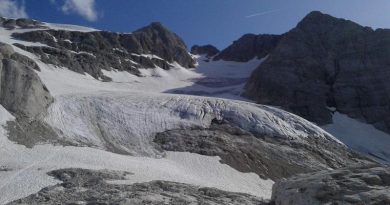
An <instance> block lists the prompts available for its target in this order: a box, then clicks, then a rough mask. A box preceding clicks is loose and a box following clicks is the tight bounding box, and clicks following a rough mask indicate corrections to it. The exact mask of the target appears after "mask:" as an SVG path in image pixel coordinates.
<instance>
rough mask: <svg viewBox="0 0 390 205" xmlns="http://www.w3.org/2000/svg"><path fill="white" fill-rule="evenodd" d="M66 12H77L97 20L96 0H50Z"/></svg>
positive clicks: (86, 17) (90, 19)
mask: <svg viewBox="0 0 390 205" xmlns="http://www.w3.org/2000/svg"><path fill="white" fill-rule="evenodd" d="M50 3H51V4H53V5H55V6H57V7H58V8H59V9H60V10H61V11H62V12H63V13H65V14H68V15H69V14H77V15H79V16H81V17H83V18H84V19H86V20H88V21H96V20H97V19H98V12H97V11H96V8H95V0H62V1H59V0H50Z"/></svg>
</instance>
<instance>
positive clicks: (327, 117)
mask: <svg viewBox="0 0 390 205" xmlns="http://www.w3.org/2000/svg"><path fill="white" fill-rule="evenodd" d="M389 52H390V31H389V30H386V29H377V30H373V29H371V28H368V27H363V26H360V25H358V24H356V23H354V22H351V21H348V20H344V19H338V18H335V17H332V16H330V15H327V14H323V13H320V12H312V13H310V14H309V15H307V16H306V17H305V18H304V19H303V20H302V21H301V22H300V23H299V24H298V25H297V27H296V28H294V29H292V30H291V31H289V32H288V33H286V34H284V35H283V37H282V39H281V40H280V42H279V43H278V45H277V46H276V48H275V49H274V50H273V51H272V52H270V54H269V57H268V58H267V60H266V61H265V62H264V63H262V64H261V65H260V66H259V67H258V68H257V69H256V70H255V71H254V72H253V73H252V76H251V78H250V80H249V81H248V82H247V84H246V87H245V93H244V95H245V96H247V97H249V98H250V99H253V100H255V101H256V102H258V103H264V104H271V105H275V106H280V107H283V108H285V109H287V110H289V111H292V112H294V113H296V114H298V115H300V116H302V117H304V118H306V119H308V120H310V121H312V122H316V123H318V124H320V125H324V124H328V123H331V122H332V112H334V111H337V112H340V113H343V114H347V115H348V116H350V117H351V118H356V119H359V120H362V121H364V122H367V123H369V124H373V125H374V126H375V127H376V128H378V129H381V130H383V131H386V132H388V133H389V132H390V118H389V116H390V115H389V114H390V110H389V107H388V104H389V102H390V101H389V99H390V98H389V97H390V91H389V88H390V81H388V80H387V79H388V78H389V74H388V70H389V69H390V61H389V58H388V54H389Z"/></svg>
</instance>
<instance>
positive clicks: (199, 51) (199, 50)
mask: <svg viewBox="0 0 390 205" xmlns="http://www.w3.org/2000/svg"><path fill="white" fill-rule="evenodd" d="M219 52H220V51H219V50H218V48H216V47H214V46H212V45H204V46H198V45H194V46H192V48H191V53H192V54H194V55H206V57H207V58H211V57H213V56H215V55H217V54H218V53H219Z"/></svg>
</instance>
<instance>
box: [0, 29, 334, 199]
mask: <svg viewBox="0 0 390 205" xmlns="http://www.w3.org/2000/svg"><path fill="white" fill-rule="evenodd" d="M48 25H49V26H50V27H51V28H52V29H60V30H77V31H83V32H90V31H93V29H87V28H81V27H75V26H67V25H55V24H48ZM26 31H28V30H25V29H24V30H23V31H22V30H13V31H12V32H26ZM0 35H1V39H0V40H1V41H2V42H5V43H9V44H13V43H21V44H24V45H35V46H45V45H41V44H36V43H29V42H23V41H19V40H16V39H13V38H11V37H10V35H11V32H10V31H7V30H0ZM13 47H14V49H15V51H17V52H19V53H21V54H23V55H26V56H28V57H30V58H31V59H33V60H35V61H36V63H37V64H38V65H39V67H40V68H41V71H40V72H38V71H36V72H37V74H38V75H39V77H40V78H41V80H42V81H43V82H44V84H45V85H46V86H47V87H48V89H49V91H50V93H51V94H52V95H53V96H54V97H55V102H54V103H53V104H52V105H51V106H50V108H49V110H48V113H47V115H46V117H45V120H46V122H47V123H48V124H50V125H52V126H53V127H54V128H55V129H56V131H57V132H58V133H59V134H60V136H61V137H62V138H64V139H66V140H69V141H72V142H75V143H78V144H80V145H89V146H90V147H62V146H54V145H37V146H35V147H34V148H32V149H27V148H25V147H24V146H21V145H16V144H14V143H12V142H10V141H9V140H8V139H7V137H6V134H7V133H5V131H4V129H3V128H2V127H1V126H0V147H1V149H0V166H5V167H6V168H9V169H10V171H0V182H1V183H0V204H1V203H6V202H9V201H11V200H15V199H18V198H21V197H25V196H27V195H29V194H32V193H36V192H37V191H39V190H40V189H42V188H44V187H46V186H49V185H53V184H56V183H58V181H56V180H54V179H53V178H51V177H49V176H48V175H46V173H47V172H48V171H51V170H56V169H60V168H86V169H111V170H123V171H128V172H132V173H134V175H130V176H128V180H126V181H124V182H123V183H134V182H146V181H152V180H167V181H174V182H181V183H188V184H194V185H198V186H206V187H215V188H219V189H221V190H225V191H233V192H243V193H249V194H252V195H255V196H259V197H264V198H268V199H269V198H270V197H271V187H272V184H273V182H272V181H271V180H263V179H260V178H259V177H258V176H257V175H255V174H253V173H241V172H238V171H237V170H234V169H233V168H231V167H229V166H227V165H223V164H221V163H220V162H219V158H218V157H207V156H201V155H197V154H190V153H177V152H167V154H166V156H160V154H161V153H156V150H155V149H153V147H152V146H151V145H150V141H151V140H152V137H153V136H154V134H155V133H157V132H162V131H166V130H169V129H178V128H188V127H193V126H200V127H208V126H209V125H210V122H211V121H212V120H213V119H214V118H217V119H224V120H226V121H228V122H230V123H232V124H234V125H237V126H239V127H241V128H243V129H245V130H248V131H252V132H254V133H259V134H267V135H269V136H274V137H281V138H288V139H296V140H305V139H306V138H307V137H308V136H309V134H310V135H311V136H316V137H324V138H327V139H329V140H335V139H334V138H333V137H332V136H330V135H329V134H328V133H326V132H325V131H323V130H322V129H320V128H319V127H317V126H315V125H313V124H312V123H309V122H308V121H306V120H304V119H302V118H300V117H298V116H295V115H292V114H290V113H287V112H284V111H282V110H279V109H277V108H272V107H267V106H261V105H256V104H252V103H248V102H243V101H235V100H227V99H220V98H215V97H213V98H209V97H196V96H188V95H174V94H167V93H176V92H178V93H185V94H196V93H198V94H200V95H210V96H218V97H223V98H230V99H241V98H240V97H239V94H240V92H241V90H242V87H243V85H244V82H245V79H247V78H248V77H249V75H250V73H251V71H252V70H254V69H255V68H256V67H257V66H258V65H259V64H260V63H261V62H262V60H258V59H254V60H252V61H250V62H247V63H235V62H225V61H215V62H214V61H212V62H209V63H206V62H204V61H203V60H204V57H198V58H199V65H198V67H197V68H196V69H185V68H182V67H180V66H179V65H178V64H177V63H174V64H173V65H175V68H173V69H171V70H169V71H166V70H163V69H161V68H156V69H146V68H145V69H141V73H142V74H143V76H144V77H137V76H135V75H132V74H130V73H127V72H118V71H115V70H111V71H103V72H104V74H105V75H107V76H108V77H111V78H112V79H113V81H112V82H102V81H99V80H96V79H94V78H93V77H91V76H90V75H88V74H84V75H83V74H78V73H75V72H72V71H70V70H68V69H67V68H60V67H55V66H53V65H46V64H44V63H42V62H41V61H39V59H38V57H37V56H35V55H33V54H31V53H28V52H26V51H23V50H21V49H19V48H17V47H15V46H13ZM202 92H203V93H202ZM0 114H1V115H0V125H4V123H5V121H6V120H12V119H13V118H12V116H11V115H10V114H9V113H8V112H6V111H5V110H4V108H2V107H1V106H0ZM107 141H109V142H110V143H111V144H113V145H114V146H115V148H116V149H121V150H125V151H127V152H130V153H132V154H134V156H128V155H118V154H114V153H111V152H107V151H105V150H103V149H105V148H106V144H107ZM150 156H154V157H156V158H153V157H150Z"/></svg>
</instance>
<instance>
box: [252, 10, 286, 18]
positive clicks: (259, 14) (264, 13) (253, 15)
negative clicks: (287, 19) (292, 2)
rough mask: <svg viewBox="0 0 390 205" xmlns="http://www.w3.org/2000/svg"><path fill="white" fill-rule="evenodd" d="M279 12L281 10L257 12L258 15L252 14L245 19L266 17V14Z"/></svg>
mask: <svg viewBox="0 0 390 205" xmlns="http://www.w3.org/2000/svg"><path fill="white" fill-rule="evenodd" d="M280 10H281V9H274V10H269V11H263V12H259V13H254V14H251V15H248V16H245V18H253V17H256V16H264V15H267V14H272V13H275V12H278V11H280Z"/></svg>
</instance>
